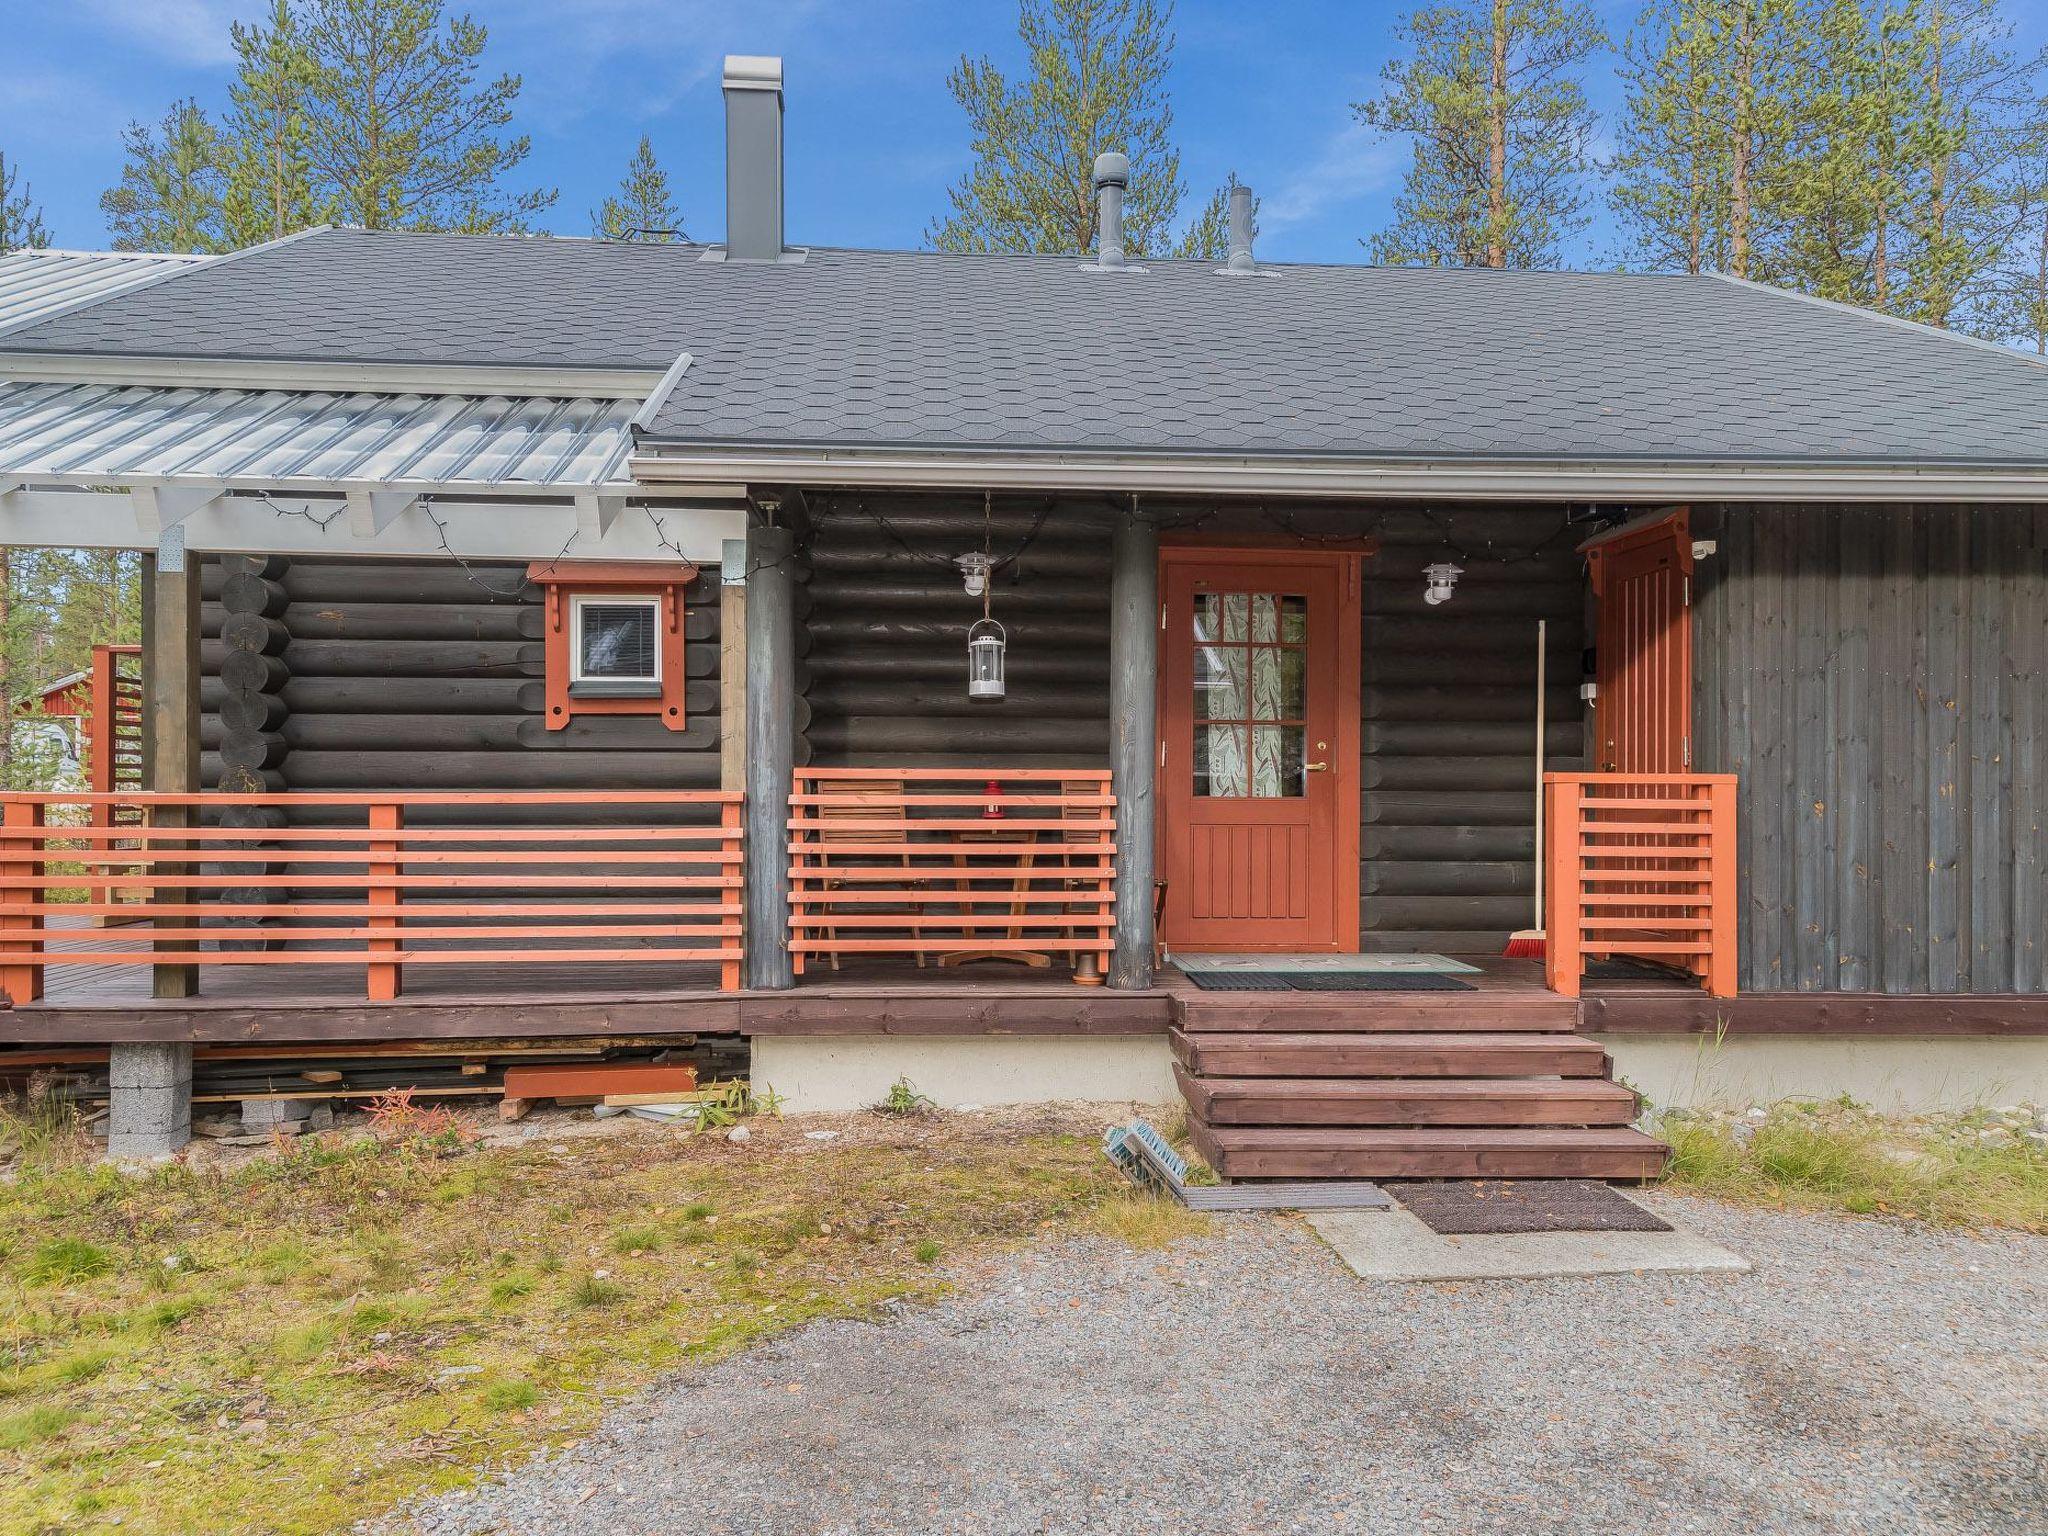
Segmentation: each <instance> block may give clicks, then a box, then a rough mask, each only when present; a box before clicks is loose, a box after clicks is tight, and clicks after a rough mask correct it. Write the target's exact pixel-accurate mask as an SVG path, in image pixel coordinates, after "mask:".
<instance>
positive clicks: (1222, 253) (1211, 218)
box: [1175, 171, 1260, 261]
mask: <svg viewBox="0 0 2048 1536" xmlns="http://www.w3.org/2000/svg"><path fill="white" fill-rule="evenodd" d="M1241 185H1242V183H1241V182H1239V181H1238V179H1237V172H1235V171H1232V172H1231V173H1230V174H1229V175H1228V176H1226V177H1224V178H1223V185H1222V186H1220V187H1218V188H1217V189H1216V190H1215V191H1214V192H1212V193H1210V194H1209V201H1208V202H1206V203H1204V204H1203V205H1202V211H1201V212H1200V213H1198V214H1196V215H1195V217H1194V220H1193V221H1192V222H1191V223H1190V224H1189V225H1188V227H1187V230H1186V231H1185V233H1183V234H1182V235H1181V237H1180V244H1179V246H1178V248H1177V249H1176V251H1175V254H1176V255H1179V256H1184V257H1186V258H1188V259H1189V260H1191V261H1221V260H1223V258H1224V257H1226V256H1228V255H1229V254H1230V194H1231V193H1232V192H1233V191H1235V190H1236V189H1237V188H1238V187H1239V186H1241ZM1259 206H1260V203H1259V199H1258V198H1257V197H1254V198H1253V199H1252V238H1253V239H1255V240H1256V239H1257V238H1258V233H1259Z"/></svg>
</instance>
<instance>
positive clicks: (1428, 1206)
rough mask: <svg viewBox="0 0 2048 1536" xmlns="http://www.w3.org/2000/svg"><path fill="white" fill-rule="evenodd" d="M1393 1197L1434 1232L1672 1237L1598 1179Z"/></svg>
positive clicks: (1481, 1184)
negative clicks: (1661, 1233) (1616, 1233)
mask: <svg viewBox="0 0 2048 1536" xmlns="http://www.w3.org/2000/svg"><path fill="white" fill-rule="evenodd" d="M1383 1187H1384V1188H1385V1189H1386V1191H1387V1193H1388V1194H1390V1195H1392V1196H1393V1197H1394V1198H1395V1199H1396V1200H1398V1201H1400V1202H1401V1204H1402V1205H1403V1206H1405V1207H1406V1208H1407V1209H1408V1210H1409V1211H1411V1212H1413V1213H1414V1214H1415V1216H1416V1217H1417V1218H1419V1219H1420V1220H1421V1222H1422V1224H1423V1225H1424V1226H1426V1227H1428V1228H1429V1229H1430V1231H1432V1232H1436V1233H1440V1234H1442V1235H1444V1236H1447V1237H1449V1236H1460V1237H1464V1236H1477V1235H1480V1234H1486V1233H1498V1232H1669V1231H1670V1230H1671V1223H1669V1222H1668V1221H1661V1220H1659V1219H1658V1218H1657V1217H1655V1216H1653V1215H1651V1214H1650V1213H1649V1212H1648V1211H1646V1210H1644V1209H1643V1208H1642V1207H1641V1206H1640V1205H1637V1204H1636V1203H1635V1202H1634V1201H1633V1200H1631V1199H1629V1198H1628V1196H1626V1195H1624V1194H1622V1193H1621V1191H1620V1190H1618V1189H1615V1188H1614V1187H1613V1186H1612V1185H1608V1184H1601V1183H1597V1182H1596V1181H1594V1180H1592V1179H1410V1180H1403V1181H1400V1182H1394V1181H1391V1180H1390V1181H1388V1182H1387V1183H1386V1184H1385V1185H1384V1186H1383Z"/></svg>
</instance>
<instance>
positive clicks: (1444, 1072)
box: [1169, 1030, 1607, 1077]
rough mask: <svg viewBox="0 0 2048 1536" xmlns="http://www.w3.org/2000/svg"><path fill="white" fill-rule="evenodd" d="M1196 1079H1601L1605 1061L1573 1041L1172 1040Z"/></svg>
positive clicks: (1452, 1037)
mask: <svg viewBox="0 0 2048 1536" xmlns="http://www.w3.org/2000/svg"><path fill="white" fill-rule="evenodd" d="M1169 1038H1170V1040H1171V1041H1172V1044H1173V1050H1174V1054H1175V1055H1176V1056H1178V1057H1179V1058H1180V1060H1181V1061H1182V1063H1183V1064H1185V1065H1186V1066H1188V1067H1189V1068H1190V1069H1192V1070H1193V1071H1194V1073H1195V1074H1196V1075H1197V1076H1199V1077H1605V1076H1606V1075H1607V1053H1606V1052H1605V1051H1604V1050H1602V1049H1601V1048H1600V1047H1599V1046H1598V1045H1597V1044H1596V1043H1594V1042H1593V1041H1591V1040H1584V1039H1581V1038H1580V1037H1578V1036H1577V1035H1549V1034H1545V1035H1482V1034H1439V1033H1431V1034H1412V1035H1408V1034H1403V1035H1395V1034H1386V1035H1339V1034H1318V1035H1266V1034H1245V1035H1213V1034H1212V1035H1189V1034H1183V1033H1182V1032H1181V1031H1179V1030H1175V1031H1174V1032H1173V1033H1172V1035H1171V1036H1169Z"/></svg>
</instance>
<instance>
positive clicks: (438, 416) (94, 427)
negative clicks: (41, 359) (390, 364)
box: [0, 383, 638, 495]
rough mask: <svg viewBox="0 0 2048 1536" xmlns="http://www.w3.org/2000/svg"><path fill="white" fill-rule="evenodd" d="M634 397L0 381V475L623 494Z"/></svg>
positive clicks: (64, 480) (73, 481) (89, 481)
mask: <svg viewBox="0 0 2048 1536" xmlns="http://www.w3.org/2000/svg"><path fill="white" fill-rule="evenodd" d="M637 409H638V404H637V402H635V401H633V400H592V399H550V398H509V397H506V396H501V395H488V396H476V395H417V394H411V395H382V394H328V393H319V392H312V391H288V390H242V389H145V388H121V387H118V386H114V385H103V384H37V383H18V384H0V477H5V478H8V479H13V480H32V481H40V482H49V483H55V484H70V485H107V484H113V485H127V484H131V483H137V482H140V483H172V484H175V483H178V482H181V481H184V482H191V483H195V484H208V485H239V486H248V487H260V488H265V489H301V490H303V489H313V488H329V489H332V488H346V487H350V486H367V485H374V486H376V487H378V488H380V489H392V490H415V491H431V490H439V491H447V492H454V493H472V492H493V493H497V494H501V495H502V494H519V493H526V494H539V493H546V492H571V491H577V490H591V489H595V488H599V487H605V488H611V489H626V488H628V487H629V485H630V476H629V475H628V474H627V472H626V468H625V460H626V456H627V454H628V453H629V452H630V450H631V447H632V431H631V422H632V417H633V413H634V412H635V410H637Z"/></svg>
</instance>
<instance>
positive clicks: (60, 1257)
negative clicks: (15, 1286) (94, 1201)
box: [22, 1237, 114, 1285]
mask: <svg viewBox="0 0 2048 1536" xmlns="http://www.w3.org/2000/svg"><path fill="white" fill-rule="evenodd" d="M113 1267H114V1258H113V1255H112V1254H110V1253H108V1252H107V1250H106V1249H104V1248H100V1247H97V1246H95V1245H94V1244H92V1243H88V1242H87V1241H86V1240H85V1239H84V1238H82V1237H53V1238H51V1239H50V1240H49V1241H48V1242H46V1243H42V1244H40V1245H39V1246H38V1247H37V1248H36V1251H35V1253H34V1254H33V1255H31V1256H30V1258H29V1261H28V1263H27V1265H26V1266H24V1268H23V1270H22V1278H24V1279H25V1280H27V1281H28V1283H29V1284H30V1285H68V1284H70V1283H71V1282H72V1281H74V1280H90V1279H92V1278H93V1277H94V1276H95V1275H104V1274H105V1273H106V1272H107V1271H108V1270H110V1269H112V1268H113Z"/></svg>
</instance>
